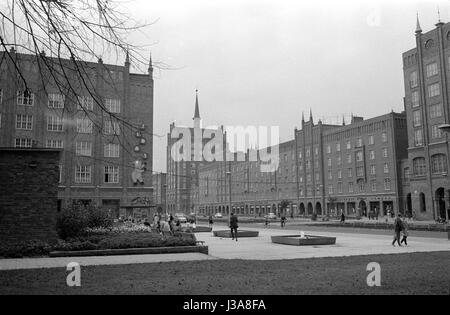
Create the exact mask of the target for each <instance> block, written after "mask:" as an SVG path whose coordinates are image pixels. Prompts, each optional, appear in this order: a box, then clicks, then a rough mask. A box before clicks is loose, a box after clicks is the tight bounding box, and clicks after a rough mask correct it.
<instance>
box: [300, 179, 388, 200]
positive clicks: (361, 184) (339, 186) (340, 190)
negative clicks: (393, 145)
mask: <svg viewBox="0 0 450 315" xmlns="http://www.w3.org/2000/svg"><path fill="white" fill-rule="evenodd" d="M347 187H348V193H355V187H354V183H353V182H349V183H348V185H347ZM357 187H358V192H359V193H364V192H366V182H365V181H363V180H359V181H358V182H357ZM391 188H392V186H391V179H390V178H385V179H384V190H385V191H390V190H391ZM370 189H371V191H372V192H376V191H377V189H378V183H377V182H376V181H371V182H370ZM317 191H318V192H320V186H318V187H317ZM299 192H300V196H303V195H304V191H303V189H300V190H299ZM306 193H307V196H312V195H313V187H307V189H306ZM335 193H338V194H342V193H343V183H341V182H339V183H337V190H336V192H335V190H334V186H333V185H329V186H328V194H329V195H333V194H335Z"/></svg>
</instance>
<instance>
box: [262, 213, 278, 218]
mask: <svg viewBox="0 0 450 315" xmlns="http://www.w3.org/2000/svg"><path fill="white" fill-rule="evenodd" d="M264 218H267V219H270V220H276V219H277V215H276V214H275V213H273V212H270V213H268V214H266V215H265V216H264Z"/></svg>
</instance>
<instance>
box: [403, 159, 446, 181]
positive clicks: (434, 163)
mask: <svg viewBox="0 0 450 315" xmlns="http://www.w3.org/2000/svg"><path fill="white" fill-rule="evenodd" d="M413 172H414V176H425V175H426V172H427V165H426V161H425V158H416V159H414V160H413ZM447 172H448V165H447V156H446V155H445V154H435V155H433V156H432V157H431V173H432V174H434V175H439V174H445V173H447ZM405 177H409V169H406V170H405Z"/></svg>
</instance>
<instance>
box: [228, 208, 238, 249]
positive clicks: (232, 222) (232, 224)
mask: <svg viewBox="0 0 450 315" xmlns="http://www.w3.org/2000/svg"><path fill="white" fill-rule="evenodd" d="M238 227H239V226H238V218H237V216H236V215H234V213H233V212H232V213H231V216H230V230H231V238H232V240H234V239H236V242H237V240H238V235H237V229H238Z"/></svg>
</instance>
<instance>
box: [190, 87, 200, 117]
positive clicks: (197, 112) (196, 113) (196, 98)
mask: <svg viewBox="0 0 450 315" xmlns="http://www.w3.org/2000/svg"><path fill="white" fill-rule="evenodd" d="M195 118H200V111H199V109H198V90H195V113H194V118H192V119H195Z"/></svg>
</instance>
